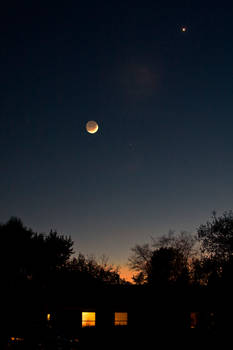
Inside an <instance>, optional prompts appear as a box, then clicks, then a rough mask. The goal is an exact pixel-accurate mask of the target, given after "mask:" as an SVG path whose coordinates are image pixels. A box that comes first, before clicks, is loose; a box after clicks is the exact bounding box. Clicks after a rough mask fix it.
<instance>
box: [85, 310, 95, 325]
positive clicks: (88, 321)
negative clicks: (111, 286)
mask: <svg viewBox="0 0 233 350" xmlns="http://www.w3.org/2000/svg"><path fill="white" fill-rule="evenodd" d="M95 323H96V315H95V312H82V327H95Z"/></svg>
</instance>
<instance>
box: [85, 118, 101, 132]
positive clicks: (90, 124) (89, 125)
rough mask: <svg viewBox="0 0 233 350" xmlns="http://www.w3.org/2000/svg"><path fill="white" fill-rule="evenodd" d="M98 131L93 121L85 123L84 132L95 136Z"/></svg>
mask: <svg viewBox="0 0 233 350" xmlns="http://www.w3.org/2000/svg"><path fill="white" fill-rule="evenodd" d="M98 129H99V126H98V124H97V123H96V122H95V121H94V120H90V121H89V122H87V124H86V130H87V132H89V133H90V134H95V133H96V132H97V130H98Z"/></svg>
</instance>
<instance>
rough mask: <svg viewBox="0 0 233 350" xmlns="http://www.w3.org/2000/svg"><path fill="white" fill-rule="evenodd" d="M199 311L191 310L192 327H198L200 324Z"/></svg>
mask: <svg viewBox="0 0 233 350" xmlns="http://www.w3.org/2000/svg"><path fill="white" fill-rule="evenodd" d="M198 316H199V313H198V312H191V313H190V328H196V327H197V324H198Z"/></svg>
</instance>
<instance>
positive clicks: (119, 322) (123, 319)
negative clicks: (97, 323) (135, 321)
mask: <svg viewBox="0 0 233 350" xmlns="http://www.w3.org/2000/svg"><path fill="white" fill-rule="evenodd" d="M114 324H115V326H127V324H128V313H127V312H115V323H114Z"/></svg>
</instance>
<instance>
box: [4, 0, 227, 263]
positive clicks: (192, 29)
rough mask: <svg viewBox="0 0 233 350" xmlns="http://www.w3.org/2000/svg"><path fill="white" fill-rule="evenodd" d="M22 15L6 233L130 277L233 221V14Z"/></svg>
mask: <svg viewBox="0 0 233 350" xmlns="http://www.w3.org/2000/svg"><path fill="white" fill-rule="evenodd" d="M18 3H19V4H17V5H15V4H13V3H12V2H9V4H8V5H5V7H2V9H1V15H0V30H1V31H0V38H1V48H0V54H1V56H0V57H1V65H0V69H1V71H0V74H1V84H0V157H1V158H0V159H1V165H0V166H1V169H0V221H1V222H5V221H6V220H8V219H9V217H10V216H12V215H14V216H18V217H20V218H21V219H22V220H23V222H24V223H25V225H27V226H30V227H32V228H33V229H35V230H37V231H39V232H48V231H49V230H50V229H51V228H53V229H57V230H58V232H60V233H64V234H70V235H71V236H72V238H73V240H74V241H75V246H76V248H77V249H80V250H81V251H82V252H83V253H84V254H87V253H88V254H91V253H93V254H96V255H97V256H99V255H101V254H102V253H105V254H106V255H109V256H110V260H111V261H112V262H114V263H116V264H124V263H126V262H127V259H128V256H129V254H130V248H132V247H133V246H134V245H135V244H136V243H144V242H148V241H149V240H150V236H156V235H161V234H166V233H167V232H168V230H169V229H174V230H176V231H179V230H187V231H189V232H194V231H195V229H196V228H197V227H198V226H199V225H200V224H201V223H205V222H206V221H207V219H208V218H209V217H210V215H211V212H212V211H213V210H216V211H217V213H219V214H221V213H222V212H223V211H224V210H229V209H232V199H233V44H232V38H233V21H232V18H233V3H232V1H221V2H219V1H218V2H217V1H209V0H207V1H200V2H199V1H153V2H146V1H145V2H141V1H140V2H137V1H134V2H129V1H120V2H111V1H106V2H102V4H101V3H100V2H94V1H91V2H83V3H84V5H79V3H80V2H79V1H69V2H65V1H64V2H63V1H62V2H61V3H62V5H57V7H53V6H52V3H51V5H50V4H49V3H50V2H49V1H47V2H43V1H40V2H38V3H35V2H28V3H26V2H25V1H20V2H18ZM113 4H114V5H113ZM183 25H184V26H186V27H187V31H186V32H184V33H183V32H182V31H181V27H182V26H183ZM88 120H96V121H97V122H98V124H99V131H98V132H97V133H96V134H94V135H90V134H88V133H87V132H86V131H85V124H86V122H87V121H88Z"/></svg>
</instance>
